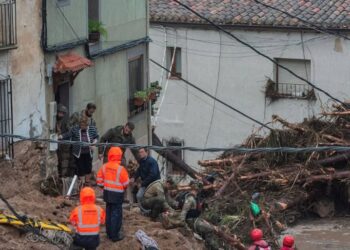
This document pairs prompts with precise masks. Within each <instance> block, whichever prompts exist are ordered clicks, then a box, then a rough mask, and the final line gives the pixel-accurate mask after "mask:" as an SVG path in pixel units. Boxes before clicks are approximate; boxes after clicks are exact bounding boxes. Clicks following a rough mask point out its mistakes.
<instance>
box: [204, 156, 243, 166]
mask: <svg viewBox="0 0 350 250" xmlns="http://www.w3.org/2000/svg"><path fill="white" fill-rule="evenodd" d="M243 158H244V155H238V156H235V157H231V158H225V159H217V160H203V161H198V164H199V165H200V166H202V167H209V166H210V167H217V166H232V165H234V164H236V163H238V162H240V161H242V160H243Z"/></svg>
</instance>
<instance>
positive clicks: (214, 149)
mask: <svg viewBox="0 0 350 250" xmlns="http://www.w3.org/2000/svg"><path fill="white" fill-rule="evenodd" d="M0 137H4V138H16V139H19V140H20V141H32V142H45V143H57V144H65V145H78V146H83V147H89V146H96V147H103V146H115V147H122V148H130V149H139V148H148V149H152V150H155V151H161V150H172V151H175V150H188V151H193V152H203V151H205V152H224V151H231V152H232V153H239V154H243V153H247V154H257V153H312V152H326V151H328V152H329V151H331V152H349V151H350V146H322V147H319V146H310V147H262V148H246V147H242V146H234V147H210V148H201V147H190V146H153V145H137V144H122V143H87V142H79V141H65V140H58V141H57V140H52V139H41V138H35V137H25V136H21V135H14V134H0Z"/></svg>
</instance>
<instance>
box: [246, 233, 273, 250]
mask: <svg viewBox="0 0 350 250" xmlns="http://www.w3.org/2000/svg"><path fill="white" fill-rule="evenodd" d="M250 238H251V240H252V241H253V245H251V246H250V247H249V248H248V250H271V247H270V246H269V244H268V243H267V242H266V241H265V240H263V231H262V230H261V229H259V228H254V229H253V230H252V231H251V232H250Z"/></svg>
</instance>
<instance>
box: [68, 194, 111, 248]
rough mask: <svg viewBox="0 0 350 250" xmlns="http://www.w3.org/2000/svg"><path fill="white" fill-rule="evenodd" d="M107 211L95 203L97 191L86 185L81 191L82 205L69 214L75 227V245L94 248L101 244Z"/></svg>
mask: <svg viewBox="0 0 350 250" xmlns="http://www.w3.org/2000/svg"><path fill="white" fill-rule="evenodd" d="M105 217H106V214H105V211H104V210H103V209H102V208H101V207H100V206H97V205H95V191H94V190H93V189H92V188H90V187H85V188H83V189H82V190H81V192H80V205H79V206H77V207H76V208H74V209H73V211H72V212H71V214H70V216H69V221H70V223H71V224H72V225H73V226H74V227H75V230H76V234H75V236H74V238H73V239H74V241H73V247H74V246H77V247H82V248H84V249H86V250H94V249H96V248H97V247H98V245H99V244H100V235H99V232H100V225H102V224H104V223H105Z"/></svg>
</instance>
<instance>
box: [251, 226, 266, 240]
mask: <svg viewBox="0 0 350 250" xmlns="http://www.w3.org/2000/svg"><path fill="white" fill-rule="evenodd" d="M262 237H263V231H261V229H259V228H254V229H253V230H252V231H251V232H250V238H251V239H252V241H259V240H261V239H262Z"/></svg>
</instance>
